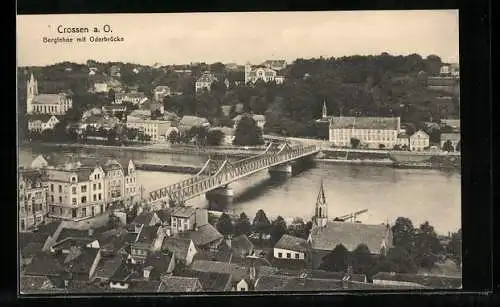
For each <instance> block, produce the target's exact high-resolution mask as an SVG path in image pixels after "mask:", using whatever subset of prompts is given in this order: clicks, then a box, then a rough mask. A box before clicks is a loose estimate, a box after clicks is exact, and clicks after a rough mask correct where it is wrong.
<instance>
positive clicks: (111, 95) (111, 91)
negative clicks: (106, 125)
mask: <svg viewBox="0 0 500 307" xmlns="http://www.w3.org/2000/svg"><path fill="white" fill-rule="evenodd" d="M114 101H115V90H114V89H112V88H110V89H109V91H108V102H109V103H113V102H114Z"/></svg>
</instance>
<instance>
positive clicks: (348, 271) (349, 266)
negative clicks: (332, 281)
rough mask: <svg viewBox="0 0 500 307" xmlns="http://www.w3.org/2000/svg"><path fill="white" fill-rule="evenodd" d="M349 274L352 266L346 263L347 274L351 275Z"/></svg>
mask: <svg viewBox="0 0 500 307" xmlns="http://www.w3.org/2000/svg"><path fill="white" fill-rule="evenodd" d="M351 274H352V266H351V265H348V266H347V275H351Z"/></svg>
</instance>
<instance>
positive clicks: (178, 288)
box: [158, 276, 201, 292]
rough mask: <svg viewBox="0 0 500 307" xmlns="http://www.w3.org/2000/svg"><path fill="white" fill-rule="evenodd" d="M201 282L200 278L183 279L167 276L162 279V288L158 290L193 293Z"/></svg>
mask: <svg viewBox="0 0 500 307" xmlns="http://www.w3.org/2000/svg"><path fill="white" fill-rule="evenodd" d="M199 283H200V281H199V280H198V278H193V277H181V276H166V277H163V278H162V282H161V284H160V287H159V288H158V289H159V291H160V292H192V291H196V290H198V291H199V290H201V289H197V285H199Z"/></svg>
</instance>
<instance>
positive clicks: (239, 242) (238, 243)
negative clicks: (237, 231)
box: [231, 235, 254, 255]
mask: <svg viewBox="0 0 500 307" xmlns="http://www.w3.org/2000/svg"><path fill="white" fill-rule="evenodd" d="M253 249H254V245H253V244H252V242H250V240H249V239H248V237H247V236H246V235H240V236H237V237H234V238H232V239H231V250H232V251H233V253H235V254H238V255H243V254H247V253H249V252H250V251H252V250H253Z"/></svg>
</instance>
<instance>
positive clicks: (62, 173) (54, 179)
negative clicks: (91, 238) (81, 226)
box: [46, 164, 107, 220]
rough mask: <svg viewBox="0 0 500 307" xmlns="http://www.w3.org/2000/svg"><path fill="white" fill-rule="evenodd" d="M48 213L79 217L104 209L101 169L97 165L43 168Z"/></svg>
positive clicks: (54, 215) (91, 214)
mask: <svg viewBox="0 0 500 307" xmlns="http://www.w3.org/2000/svg"><path fill="white" fill-rule="evenodd" d="M46 173H47V186H48V195H49V200H48V202H49V216H51V217H54V218H60V219H66V220H82V219H85V218H90V217H93V216H95V215H99V214H101V213H103V212H105V211H106V209H107V207H106V206H105V189H104V187H105V185H104V176H105V174H104V171H103V169H102V168H101V167H100V166H95V167H81V166H79V165H78V164H76V165H71V164H68V165H67V166H66V167H65V168H59V169H56V168H54V169H51V168H47V169H46Z"/></svg>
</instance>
